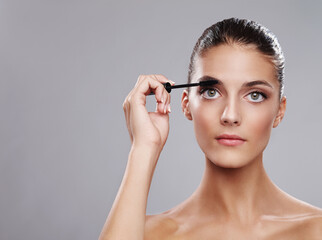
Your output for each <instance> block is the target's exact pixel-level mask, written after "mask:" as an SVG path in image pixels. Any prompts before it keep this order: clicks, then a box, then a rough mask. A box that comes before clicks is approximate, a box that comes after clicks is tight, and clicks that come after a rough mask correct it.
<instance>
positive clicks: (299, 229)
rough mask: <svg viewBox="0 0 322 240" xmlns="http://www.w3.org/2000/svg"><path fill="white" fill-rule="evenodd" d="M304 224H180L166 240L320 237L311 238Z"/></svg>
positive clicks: (251, 239)
mask: <svg viewBox="0 0 322 240" xmlns="http://www.w3.org/2000/svg"><path fill="white" fill-rule="evenodd" d="M308 236H310V233H309V228H308V226H307V225H306V223H305V222H301V221H298V222H291V221H279V222H277V221H274V222H271V221H269V222H258V223H256V224H252V225H240V224H236V223H235V224H234V223H212V224H195V225H192V223H186V224H181V225H180V226H179V227H178V229H177V230H176V231H175V232H173V233H172V234H170V235H168V237H167V238H165V239H168V240H183V239H184V240H200V239H202V240H230V239H231V240H233V239H234V240H235V239H240V240H243V239H245V240H246V239H247V240H288V239H290V240H297V239H299V240H303V239H310V240H317V239H322V237H321V236H320V237H318V236H315V237H311V238H308Z"/></svg>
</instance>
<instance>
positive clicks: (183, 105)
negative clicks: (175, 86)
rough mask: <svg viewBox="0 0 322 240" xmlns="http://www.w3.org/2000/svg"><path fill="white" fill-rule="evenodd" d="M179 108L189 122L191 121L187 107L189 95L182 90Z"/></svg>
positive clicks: (188, 107)
mask: <svg viewBox="0 0 322 240" xmlns="http://www.w3.org/2000/svg"><path fill="white" fill-rule="evenodd" d="M181 108H182V111H183V113H184V115H185V116H186V118H187V119H189V120H192V115H191V113H190V106H189V94H188V91H187V90H184V91H183V92H182V97H181Z"/></svg>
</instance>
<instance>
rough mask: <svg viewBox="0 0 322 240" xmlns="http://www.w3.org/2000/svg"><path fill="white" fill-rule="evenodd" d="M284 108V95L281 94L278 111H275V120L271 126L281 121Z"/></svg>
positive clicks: (275, 125)
mask: <svg viewBox="0 0 322 240" xmlns="http://www.w3.org/2000/svg"><path fill="white" fill-rule="evenodd" d="M285 110H286V97H285V96H283V97H282V99H281V101H280V106H279V110H278V113H277V115H276V117H275V120H274V124H273V128H276V127H277V126H278V124H279V123H280V122H281V121H282V119H283V117H284V114H285Z"/></svg>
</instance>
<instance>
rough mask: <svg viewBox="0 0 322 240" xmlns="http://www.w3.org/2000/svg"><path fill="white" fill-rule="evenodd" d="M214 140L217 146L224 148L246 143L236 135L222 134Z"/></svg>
mask: <svg viewBox="0 0 322 240" xmlns="http://www.w3.org/2000/svg"><path fill="white" fill-rule="evenodd" d="M216 140H217V141H218V143H219V144H222V145H225V146H238V145H242V144H243V143H244V142H246V140H245V139H243V138H241V137H239V136H238V135H231V134H222V135H220V136H218V137H216Z"/></svg>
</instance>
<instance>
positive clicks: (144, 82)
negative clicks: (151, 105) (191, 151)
mask: <svg viewBox="0 0 322 240" xmlns="http://www.w3.org/2000/svg"><path fill="white" fill-rule="evenodd" d="M166 82H170V83H171V84H174V83H173V82H172V81H170V80H169V79H167V78H166V77H165V76H163V75H140V76H139V78H138V80H137V83H136V85H135V87H134V88H133V89H132V91H131V92H130V93H129V95H128V96H127V97H126V98H125V101H124V103H123V109H124V113H125V118H126V124H127V128H128V131H129V134H130V138H131V141H132V146H144V147H146V146H148V147H153V148H155V149H156V150H158V151H160V152H161V150H162V148H163V146H164V144H165V142H166V140H167V137H168V134H169V115H168V113H169V112H171V110H170V94H169V93H168V92H167V91H166V90H165V88H164V86H163V85H162V83H166ZM151 92H154V93H155V99H156V101H157V106H156V111H155V112H148V111H147V109H146V107H145V105H146V96H147V95H148V94H149V93H151Z"/></svg>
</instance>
